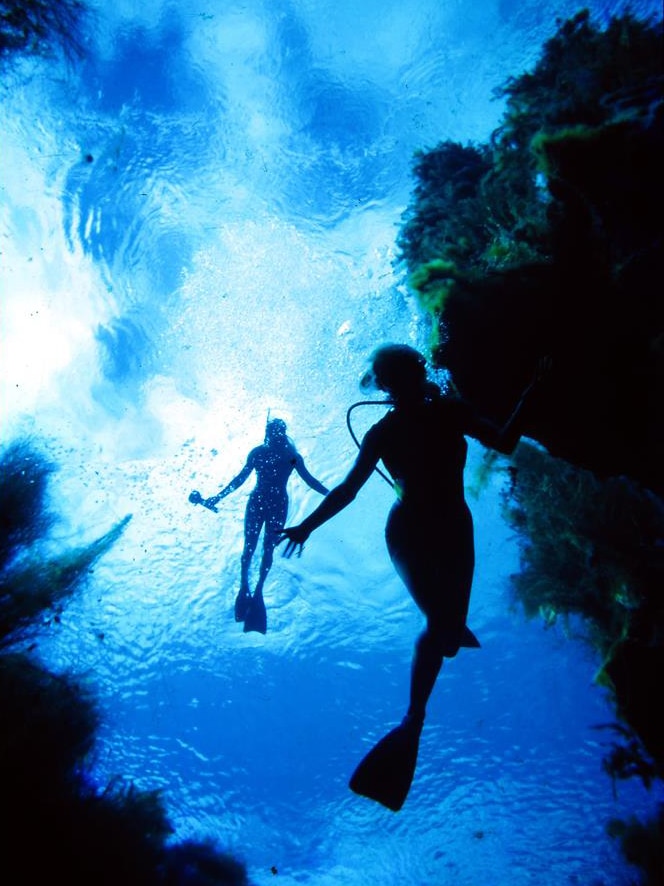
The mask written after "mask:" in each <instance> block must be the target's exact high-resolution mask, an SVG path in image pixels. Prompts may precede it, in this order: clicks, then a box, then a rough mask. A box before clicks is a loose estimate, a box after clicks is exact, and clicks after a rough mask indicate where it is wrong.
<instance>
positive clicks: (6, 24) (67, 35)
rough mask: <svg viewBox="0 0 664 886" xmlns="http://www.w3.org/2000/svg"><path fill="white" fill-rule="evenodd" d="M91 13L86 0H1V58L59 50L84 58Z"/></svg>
mask: <svg viewBox="0 0 664 886" xmlns="http://www.w3.org/2000/svg"><path fill="white" fill-rule="evenodd" d="M90 15H91V12H90V7H89V5H88V4H87V3H86V2H84V0H0V61H4V60H6V59H8V58H17V57H25V56H41V57H48V56H54V55H56V54H57V53H58V52H62V53H63V54H64V55H65V57H66V58H68V59H73V58H77V57H81V56H82V55H83V53H84V36H83V35H84V31H85V25H86V22H87V19H88V18H89V17H90Z"/></svg>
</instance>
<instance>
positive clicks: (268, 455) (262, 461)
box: [253, 445, 296, 493]
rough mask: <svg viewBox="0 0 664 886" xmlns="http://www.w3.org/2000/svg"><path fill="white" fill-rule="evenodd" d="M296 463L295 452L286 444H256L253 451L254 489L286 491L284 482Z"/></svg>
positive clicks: (264, 491)
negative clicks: (255, 478)
mask: <svg viewBox="0 0 664 886" xmlns="http://www.w3.org/2000/svg"><path fill="white" fill-rule="evenodd" d="M295 463H296V452H295V450H294V449H292V448H291V447H287V446H280V447H276V446H266V445H263V446H258V447H257V448H256V449H255V450H254V452H253V466H254V469H255V471H256V477H257V483H256V490H259V489H260V491H261V492H263V493H266V492H274V493H276V492H281V493H285V492H286V483H287V481H288V478H289V476H290V475H291V472H292V471H293V469H294V467H295Z"/></svg>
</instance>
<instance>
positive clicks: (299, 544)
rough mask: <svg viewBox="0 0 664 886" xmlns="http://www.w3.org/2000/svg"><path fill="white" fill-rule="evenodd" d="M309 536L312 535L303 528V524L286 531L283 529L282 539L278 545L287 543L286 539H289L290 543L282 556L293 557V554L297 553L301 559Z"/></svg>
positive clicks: (290, 527) (288, 528)
mask: <svg viewBox="0 0 664 886" xmlns="http://www.w3.org/2000/svg"><path fill="white" fill-rule="evenodd" d="M309 535H310V533H309V532H308V531H307V530H306V529H303V528H302V524H300V525H299V526H289V527H287V528H286V529H282V530H281V537H280V538H279V541H278V544H281V542H282V541H286V539H288V543H287V545H286V547H285V548H284V552H283V555H282V556H284V557H292V556H293V554H294V553H295V552H296V551H297V555H298V557H301V556H302V550H303V548H304V543H305V541H306V540H307V539H308V538H309Z"/></svg>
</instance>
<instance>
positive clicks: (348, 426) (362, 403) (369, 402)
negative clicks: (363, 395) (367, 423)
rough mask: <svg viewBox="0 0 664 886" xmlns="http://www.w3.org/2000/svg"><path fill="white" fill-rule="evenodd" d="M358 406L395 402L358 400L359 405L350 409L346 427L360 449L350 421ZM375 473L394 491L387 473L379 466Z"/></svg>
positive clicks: (391, 403)
mask: <svg viewBox="0 0 664 886" xmlns="http://www.w3.org/2000/svg"><path fill="white" fill-rule="evenodd" d="M358 406H394V401H393V400H358V401H357V403H353V404H352V405H351V406H349V407H348V410H347V412H346V427H347V428H348V433H349V434H350V435H351V437H352V438H353V442H354V443H355V445H356V446H357V448H358V449H359V448H360V445H361V444H360V441H359V440H358V439H357V436H356V435H355V431H354V430H353V425H352V424H351V421H350V417H351V414H352V412H353V410H354V409H357V407H358ZM374 471H375V472H376V473H377V474H380V476H381V477H382V478H383V480H385V482H386V483H388V484H389V485H390V486H391V487H392V489H394V483H393V482H392V481H391V480H390V478H389V477H388V476H387V474H386V473H384V472H383V471H381V469H380V468H379V467H378V466H376V467H375V468H374Z"/></svg>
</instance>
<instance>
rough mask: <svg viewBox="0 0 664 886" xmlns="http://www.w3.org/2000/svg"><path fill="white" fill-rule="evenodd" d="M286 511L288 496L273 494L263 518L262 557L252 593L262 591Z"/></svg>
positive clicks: (258, 593) (255, 593)
mask: <svg viewBox="0 0 664 886" xmlns="http://www.w3.org/2000/svg"><path fill="white" fill-rule="evenodd" d="M287 513H288V498H287V497H286V496H285V495H284V496H276V495H275V496H274V497H273V499H272V501H271V503H270V512H269V514H268V515H267V517H266V520H265V535H264V537H263V557H262V559H261V565H260V571H259V574H258V582H257V584H256V589H255V591H254V595H258V596H260V595H261V594H262V593H263V585H264V584H265V579H266V578H267V574H268V572H269V571H270V569H271V568H272V563H273V562H274V549H275V548H276V546H277V544H278V543H279V537H280V536H281V532H282V530H283V528H284V525H285V523H286V515H287Z"/></svg>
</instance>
